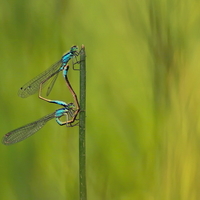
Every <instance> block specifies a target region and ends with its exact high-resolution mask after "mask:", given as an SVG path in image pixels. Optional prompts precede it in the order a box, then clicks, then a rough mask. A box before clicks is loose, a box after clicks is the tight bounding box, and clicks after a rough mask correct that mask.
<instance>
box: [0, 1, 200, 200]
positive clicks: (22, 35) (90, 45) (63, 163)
mask: <svg viewBox="0 0 200 200" xmlns="http://www.w3.org/2000/svg"><path fill="white" fill-rule="evenodd" d="M199 8H200V2H199V1H195V0H190V1H189V0H183V1H178V0H177V1H172V0H163V1H159V0H152V1H133V0H124V1H114V0H110V1H106V0H102V1H88V0H86V1H80V0H74V1H62V0H49V1H41V0H26V1H24V0H17V1H16V0H7V1H3V0H0V66H1V73H0V84H1V87H0V102H1V112H0V120H1V136H2V137H3V135H4V134H6V133H7V132H8V131H11V130H13V129H15V128H18V127H20V126H22V125H25V124H27V123H29V122H32V121H34V120H37V119H39V118H40V117H42V116H44V115H46V114H49V113H51V112H54V111H55V109H58V108H59V107H58V106H56V105H51V104H48V103H46V102H44V101H41V100H39V99H38V98H37V95H33V96H30V97H28V98H27V99H21V98H19V97H18V96H17V91H18V89H19V88H20V87H21V86H22V85H23V84H25V83H26V82H27V81H29V80H30V79H31V78H33V77H35V76H36V75H38V74H39V73H40V72H42V71H44V70H45V69H47V68H48V67H49V66H50V65H52V64H53V63H55V62H56V61H58V60H59V59H60V57H61V56H62V55H63V53H64V52H66V51H68V50H69V48H70V47H71V46H72V45H74V44H76V45H79V47H80V46H81V44H84V45H85V47H86V53H87V113H86V114H87V119H86V120H87V132H86V134H87V135H86V140H87V141H86V142H87V143H86V145H87V189H88V199H90V200H91V199H92V200H93V199H95V200H113V199H114V200H133V199H136V200H138V199H144V200H154V199H156V200H165V199H167V200H168V199H169V200H171V199H173V200H174V199H175V200H178V199H181V200H186V199H188V200H193V199H199V198H200V172H199V167H200V159H199V157H200V145H199V143H200V125H199V120H200V119H199V117H200V114H199V111H200V103H199V100H200V95H199V84H200V81H199V76H200V69H199V66H200V57H199V48H200V37H199V33H200V12H199ZM69 79H70V81H71V82H72V85H73V87H74V88H75V90H76V91H77V93H78V91H79V72H77V71H73V70H72V69H71V70H70V72H69ZM78 94H79V93H78ZM50 98H52V99H58V100H63V101H66V102H71V101H72V97H71V95H70V93H69V92H68V90H67V88H66V86H65V83H64V81H63V78H62V76H61V75H60V77H59V78H58V80H57V82H56V85H55V86H54V89H53V91H52V93H51V95H50ZM0 162H1V164H0V199H3V200H18V199H20V200H27V199H29V200H55V199H57V200H64V199H69V200H71V199H72V200H76V199H79V182H78V180H79V177H78V170H79V169H78V127H74V128H65V127H60V126H58V125H57V124H56V122H55V121H54V120H52V121H50V122H48V124H46V126H45V127H44V128H43V129H42V130H40V131H39V132H38V133H37V134H35V135H34V136H32V137H30V138H29V139H27V140H25V141H23V142H21V143H18V144H15V145H13V146H4V145H0Z"/></svg>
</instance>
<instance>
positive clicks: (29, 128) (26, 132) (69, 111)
mask: <svg viewBox="0 0 200 200" xmlns="http://www.w3.org/2000/svg"><path fill="white" fill-rule="evenodd" d="M52 103H53V102H52ZM54 103H56V104H59V105H62V106H63V108H60V109H58V110H56V111H55V112H54V113H51V114H49V115H46V116H44V117H42V118H40V119H38V120H37V121H34V122H32V123H29V124H27V125H25V126H22V127H20V128H17V129H15V130H13V131H11V132H9V133H7V134H6V135H5V136H4V137H3V139H2V143H3V144H5V145H11V144H15V143H17V142H20V141H22V140H25V139H26V138H28V137H30V136H31V135H33V134H34V133H36V132H37V131H39V130H40V129H41V128H42V127H43V126H44V125H45V124H46V123H47V122H48V121H49V120H51V119H53V118H55V119H56V122H57V123H58V124H59V125H61V126H62V125H66V126H72V125H71V124H70V123H68V121H69V120H70V119H71V118H73V116H74V112H75V111H74V104H73V103H69V104H66V103H65V102H62V101H55V102H54ZM62 116H66V121H61V120H60V118H61V117H62Z"/></svg>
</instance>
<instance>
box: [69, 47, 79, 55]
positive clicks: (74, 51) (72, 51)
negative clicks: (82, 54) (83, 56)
mask: <svg viewBox="0 0 200 200" xmlns="http://www.w3.org/2000/svg"><path fill="white" fill-rule="evenodd" d="M77 51H78V46H76V45H74V46H72V47H71V49H70V52H71V53H76V52H77Z"/></svg>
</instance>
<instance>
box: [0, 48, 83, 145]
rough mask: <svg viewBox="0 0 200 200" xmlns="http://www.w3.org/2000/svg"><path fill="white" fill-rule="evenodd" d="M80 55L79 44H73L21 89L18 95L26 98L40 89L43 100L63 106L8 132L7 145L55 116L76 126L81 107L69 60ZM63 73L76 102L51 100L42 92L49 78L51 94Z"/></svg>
mask: <svg viewBox="0 0 200 200" xmlns="http://www.w3.org/2000/svg"><path fill="white" fill-rule="evenodd" d="M78 55H79V52H78V47H77V46H72V47H71V48H70V51H69V52H67V53H66V54H65V55H64V56H62V58H61V59H60V60H59V61H58V62H56V63H55V64H54V65H52V66H51V67H50V68H49V69H47V70H46V71H44V72H42V73H41V74H39V75H38V76H36V77H35V78H33V79H32V80H30V81H29V82H28V83H26V84H25V85H24V86H23V87H21V88H20V89H19V92H18V95H19V96H20V97H22V98H26V97H28V96H30V95H32V94H35V93H36V92H37V91H39V94H38V95H39V98H40V99H42V100H45V101H47V102H49V103H54V104H58V105H60V106H62V108H60V109H57V110H56V111H55V112H53V113H51V114H49V115H46V116H44V117H42V118H40V119H39V120H37V121H34V122H32V123H29V124H27V125H24V126H22V127H20V128H17V129H15V130H13V131H10V132H8V133H7V134H6V135H5V136H4V137H3V139H2V143H3V144H5V145H11V144H15V143H17V142H20V141H22V140H24V139H26V138H28V137H30V136H31V135H33V134H34V133H36V132H37V131H38V130H40V129H41V128H42V127H43V126H44V125H45V124H46V123H47V122H48V121H49V120H51V119H53V118H55V119H56V122H57V123H58V124H59V125H61V126H62V125H66V126H69V127H72V126H75V125H76V124H73V123H74V122H75V120H76V117H77V115H78V113H79V110H80V107H79V102H78V99H77V95H76V93H75V92H74V90H73V88H72V86H71V84H70V82H69V80H68V77H67V73H68V70H69V65H68V62H69V61H70V60H71V59H73V58H74V57H77V56H78ZM61 71H62V73H63V77H64V79H65V82H66V85H67V87H68V88H69V90H70V92H71V94H72V96H73V98H74V103H75V104H74V103H68V104H67V103H65V102H64V101H59V100H50V99H47V98H44V97H42V95H41V92H42V86H43V84H44V83H46V82H47V81H48V80H49V79H52V80H51V83H50V85H49V87H48V88H47V96H48V95H49V94H50V92H51V90H52V88H53V86H54V83H55V81H56V79H57V77H58V74H59V72H61ZM63 116H66V121H61V120H60V118H61V117H63Z"/></svg>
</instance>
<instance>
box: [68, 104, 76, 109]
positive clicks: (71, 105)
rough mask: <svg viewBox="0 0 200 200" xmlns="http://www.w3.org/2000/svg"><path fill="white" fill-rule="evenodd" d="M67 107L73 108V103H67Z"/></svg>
mask: <svg viewBox="0 0 200 200" xmlns="http://www.w3.org/2000/svg"><path fill="white" fill-rule="evenodd" d="M67 107H68V108H69V109H73V108H75V105H74V104H73V103H69V104H67Z"/></svg>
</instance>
